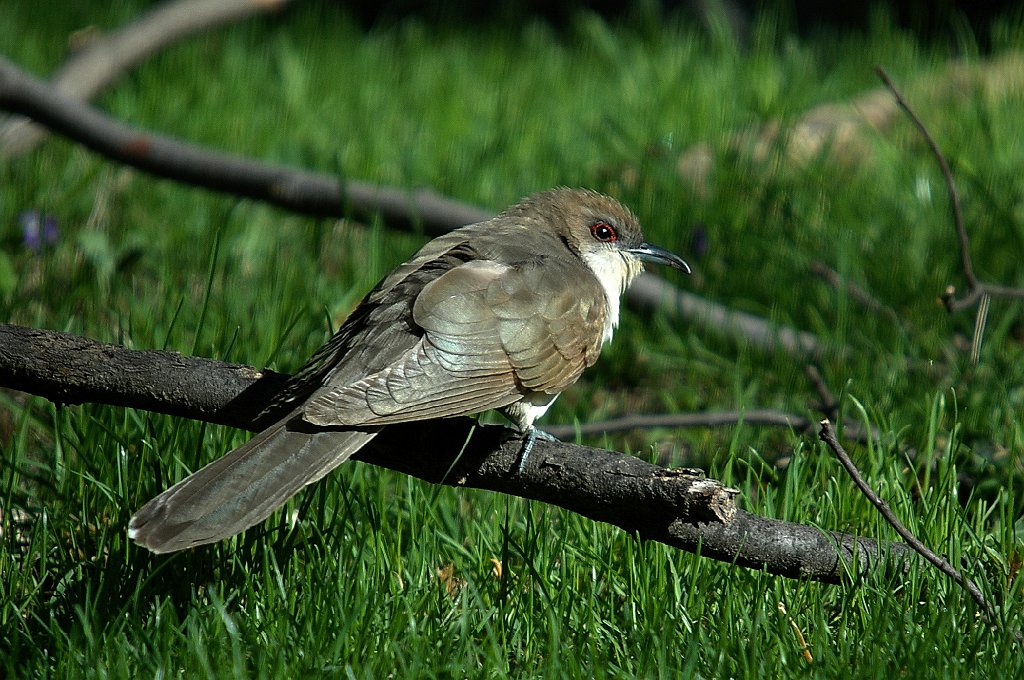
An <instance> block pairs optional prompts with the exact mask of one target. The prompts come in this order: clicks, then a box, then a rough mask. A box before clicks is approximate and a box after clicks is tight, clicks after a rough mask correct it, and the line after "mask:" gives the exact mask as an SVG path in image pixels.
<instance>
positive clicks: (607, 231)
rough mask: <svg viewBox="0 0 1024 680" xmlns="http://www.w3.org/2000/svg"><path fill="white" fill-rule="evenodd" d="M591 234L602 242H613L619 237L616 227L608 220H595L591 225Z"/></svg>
mask: <svg viewBox="0 0 1024 680" xmlns="http://www.w3.org/2000/svg"><path fill="white" fill-rule="evenodd" d="M590 235H591V236H593V237H594V238H595V239H596V240H598V241H600V242H602V243H612V242H613V241H617V240H618V239H619V235H618V233H616V231H615V227H613V226H612V225H610V224H608V223H607V222H595V223H594V224H592V225H590Z"/></svg>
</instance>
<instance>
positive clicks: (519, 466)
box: [516, 425, 558, 475]
mask: <svg viewBox="0 0 1024 680" xmlns="http://www.w3.org/2000/svg"><path fill="white" fill-rule="evenodd" d="M538 439H543V440H544V441H548V442H557V441H558V437H556V436H554V435H553V434H548V433H547V432H545V431H544V430H539V429H537V428H536V427H534V426H533V425H530V426H529V427H527V428H526V432H525V433H523V445H522V446H521V447H520V449H519V462H518V463H516V474H519V475H521V474H523V470H525V469H526V459H527V458H529V457H530V452H531V451H533V445H534V444H536V443H537V440H538Z"/></svg>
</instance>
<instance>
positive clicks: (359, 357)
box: [128, 187, 690, 553]
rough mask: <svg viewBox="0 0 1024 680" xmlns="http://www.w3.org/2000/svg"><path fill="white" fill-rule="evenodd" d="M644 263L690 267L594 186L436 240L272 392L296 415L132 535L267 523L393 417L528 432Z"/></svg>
mask: <svg viewBox="0 0 1024 680" xmlns="http://www.w3.org/2000/svg"><path fill="white" fill-rule="evenodd" d="M645 263H658V264H664V265H668V266H670V267H673V268H675V269H678V270H681V271H683V272H687V273H689V271H690V268H689V266H688V265H687V263H686V262H685V261H684V260H683V259H682V258H681V257H679V256H678V255H675V254H674V253H672V252H670V251H668V250H665V249H663V248H660V247H658V246H655V245H652V244H650V243H648V242H646V241H645V240H644V236H643V231H642V229H641V227H640V222H639V221H638V219H637V217H636V216H635V215H634V214H633V212H632V211H630V210H629V209H628V208H626V207H625V206H623V205H622V204H621V203H620V202H619V201H617V200H615V199H614V198H611V197H609V196H607V195H604V194H602V193H598V192H596V191H592V190H589V189H574V188H566V187H559V188H555V189H551V190H548V191H543V192H539V193H535V194H532V195H530V196H527V197H526V198H524V199H522V200H521V201H519V202H518V203H516V204H515V205H513V206H512V207H510V208H508V209H507V210H505V211H504V212H502V213H501V214H499V215H498V216H496V217H494V218H492V219H489V220H486V221H483V222H478V223H476V224H471V225H468V226H465V227H461V228H458V229H455V230H453V231H451V232H448V233H447V234H445V235H442V236H439V237H437V238H435V239H433V240H431V241H429V242H428V243H427V244H426V245H424V246H423V247H422V248H421V249H420V250H419V251H418V252H417V253H416V254H414V255H413V256H412V257H411V258H410V259H409V260H407V261H406V262H404V263H403V264H401V265H399V266H398V267H397V268H396V269H394V270H393V271H392V272H391V273H390V274H388V275H387V276H385V277H384V279H383V280H381V281H380V283H378V284H377V286H376V287H375V288H373V289H372V290H371V291H370V292H369V293H368V294H367V295H366V297H365V298H364V299H363V300H362V302H360V304H359V305H358V306H357V307H356V309H355V310H354V311H353V313H352V314H351V315H350V316H349V318H348V319H347V320H346V321H345V322H344V323H343V324H342V325H341V327H340V328H339V329H338V331H337V332H336V333H335V334H334V335H333V336H332V337H331V338H330V339H329V340H328V341H327V342H326V343H325V344H324V345H323V346H322V347H321V348H320V349H318V350H317V351H316V352H315V353H314V354H313V356H312V357H311V358H310V359H309V361H308V362H307V363H306V364H305V366H303V368H302V369H300V370H299V371H298V372H297V373H296V374H295V375H294V376H293V377H292V379H291V380H290V381H289V382H288V383H287V384H286V385H285V386H284V387H283V388H282V390H281V392H280V393H279V394H278V395H277V396H276V397H275V399H274V400H273V406H274V407H275V408H279V409H281V410H280V411H278V412H279V413H287V415H285V416H284V417H282V418H280V420H278V421H277V422H275V423H274V424H273V425H270V426H269V427H268V428H266V429H265V430H263V431H262V432H260V433H258V434H256V435H255V436H254V437H252V438H251V439H250V440H249V441H247V442H246V443H244V444H242V445H241V446H239V447H238V448H236V449H234V450H232V451H230V452H228V453H227V454H225V455H224V456H223V457H221V458H219V459H217V460H215V461H213V462H212V463H210V464H209V465H207V466H205V467H203V468H201V469H199V470H198V471H196V472H195V473H193V474H192V475H190V476H188V477H186V478H185V479H183V480H182V481H180V482H178V483H177V484H175V485H174V486H172V487H170V488H169V489H167V490H166V491H164V492H163V493H161V494H160V495H158V496H156V497H155V498H153V499H152V500H150V501H149V502H148V503H146V504H145V505H144V506H143V507H142V508H140V509H139V511H138V512H137V513H136V514H135V515H134V516H133V517H132V518H131V519H130V521H129V525H128V535H129V538H130V539H132V540H133V541H135V542H136V543H137V544H139V545H141V546H143V547H145V548H148V549H149V550H151V551H152V552H154V553H167V552H174V551H178V550H183V549H186V548H191V547H194V546H199V545H204V544H207V543H214V542H216V541H219V540H222V539H225V538H228V537H230V536H233V535H235V534H238V533H241V532H242V531H245V530H246V529H248V528H250V527H252V526H254V525H256V524H258V523H260V522H262V521H263V520H264V519H266V518H267V517H269V516H270V514H271V513H273V511H274V510H275V509H277V508H278V507H280V506H281V505H283V504H284V503H285V502H286V501H287V500H288V499H289V498H291V497H292V496H293V495H295V494H296V493H298V492H299V491H300V490H301V489H302V488H303V487H305V486H307V485H309V484H312V483H314V482H316V481H318V480H319V479H321V478H322V477H323V476H324V475H326V474H327V473H329V472H330V471H331V470H333V469H334V468H336V467H337V466H338V465H340V464H341V463H343V462H344V461H346V460H347V459H348V458H349V457H350V456H352V455H353V454H354V453H355V452H356V451H358V450H359V449H360V448H362V447H363V446H365V445H366V444H367V442H369V441H370V440H371V439H373V437H374V436H375V435H376V434H377V433H378V432H380V430H381V429H382V428H384V427H387V426H388V425H392V424H396V423H405V422H410V421H417V420H426V419H433V418H450V417H455V416H465V415H473V414H478V413H482V412H485V411H490V410H497V411H498V412H500V413H501V414H502V415H504V416H505V417H506V418H507V419H508V420H509V421H510V423H511V425H512V427H513V428H514V431H515V433H516V434H518V435H519V436H522V438H523V444H522V447H521V452H520V457H519V465H518V467H517V469H518V471H519V472H522V470H523V466H524V465H525V463H526V460H527V457H528V456H529V453H530V450H531V449H532V447H533V443H534V441H535V440H536V438H537V437H538V436H547V437H550V436H549V435H544V434H542V431H540V430H538V429H537V428H536V427H535V426H534V421H535V420H536V419H537V418H539V417H540V416H541V415H543V414H544V412H545V411H546V410H547V409H548V407H550V406H551V404H552V402H553V401H554V400H555V398H556V397H557V396H558V395H559V393H561V392H562V391H563V390H564V389H566V388H567V387H569V386H570V385H572V384H573V383H575V382H576V381H577V379H578V378H579V377H580V375H581V374H582V373H583V371H584V369H586V368H588V367H590V366H592V365H593V364H594V362H595V361H597V358H598V355H599V354H600V352H601V348H602V347H603V346H604V345H605V344H606V343H607V342H608V341H610V340H611V338H612V334H613V332H614V331H615V329H616V327H617V326H618V323H619V308H620V300H621V297H622V295H623V293H624V292H625V290H626V288H627V287H628V286H629V284H630V282H631V281H633V280H634V279H635V278H636V277H637V276H638V275H639V274H640V273H641V271H643V268H644V264H645Z"/></svg>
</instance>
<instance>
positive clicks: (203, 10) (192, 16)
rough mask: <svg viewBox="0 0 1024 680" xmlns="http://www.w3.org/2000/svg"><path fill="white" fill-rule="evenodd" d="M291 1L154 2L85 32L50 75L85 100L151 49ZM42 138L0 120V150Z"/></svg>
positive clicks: (40, 131)
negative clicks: (103, 30) (84, 39)
mask: <svg viewBox="0 0 1024 680" xmlns="http://www.w3.org/2000/svg"><path fill="white" fill-rule="evenodd" d="M289 2H291V0H174V1H172V2H165V3H162V4H160V5H157V6H156V7H154V8H153V9H152V10H150V11H149V12H147V13H145V14H143V15H142V16H141V17H139V18H138V19H136V20H135V21H132V22H131V23H129V24H127V25H125V26H123V27H121V28H119V29H117V30H116V31H112V32H110V33H109V34H107V35H102V36H100V35H96V36H92V35H90V36H89V39H88V43H87V44H86V45H85V46H83V47H81V48H79V49H77V50H76V51H75V53H74V54H73V55H72V56H71V58H70V59H68V61H66V62H65V63H64V65H63V66H61V67H60V68H59V69H58V70H57V71H56V72H55V73H54V74H53V78H52V79H51V81H50V82H51V86H52V87H53V88H54V89H56V90H57V91H58V92H60V93H62V94H64V95H66V96H68V97H70V98H71V99H77V100H80V101H89V100H91V99H92V98H93V97H95V96H96V95H97V94H99V93H100V92H102V91H103V90H105V89H106V88H107V87H109V86H110V85H111V84H112V83H114V82H115V81H116V80H117V79H118V78H120V77H121V76H122V75H124V74H125V73H126V72H127V71H129V70H131V69H132V68H134V67H135V66H136V65H137V64H139V63H140V62H142V61H143V60H144V59H146V58H147V57H149V56H150V55H151V54H154V53H155V52H157V51H159V50H161V49H163V48H164V47H167V46H168V45H171V44H173V43H175V42H177V41H179V40H181V39H183V38H186V37H188V36H190V35H194V34H196V33H198V32H200V31H204V30H208V29H211V28H215V27H217V26H223V25H225V24H230V23H233V22H236V21H241V20H242V19H247V18H249V17H251V16H253V15H254V14H266V13H269V12H276V11H278V10H280V9H282V8H283V7H284V6H285V5H287V4H288V3H289ZM45 138H46V129H45V128H43V127H41V126H39V125H36V124H35V123H33V122H32V121H30V120H29V119H27V118H23V117H21V116H14V117H12V118H10V119H9V120H5V121H3V122H2V123H0V154H5V155H9V156H14V155H21V154H25V153H27V152H29V151H31V150H32V149H34V148H35V147H36V146H37V145H38V144H39V143H40V142H41V141H43V140H44V139H45Z"/></svg>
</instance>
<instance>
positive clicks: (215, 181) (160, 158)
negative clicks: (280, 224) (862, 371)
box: [0, 57, 825, 357]
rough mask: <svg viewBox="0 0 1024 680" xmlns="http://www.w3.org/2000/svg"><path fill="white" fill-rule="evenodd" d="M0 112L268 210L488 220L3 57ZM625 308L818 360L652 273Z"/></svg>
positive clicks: (434, 230) (808, 341)
mask: <svg viewBox="0 0 1024 680" xmlns="http://www.w3.org/2000/svg"><path fill="white" fill-rule="evenodd" d="M0 108H5V109H7V110H9V111H14V112H18V113H23V114H25V115H28V116H31V117H32V118H33V119H35V120H37V121H39V122H41V123H43V124H44V125H47V126H48V127H50V128H52V129H53V130H55V131H56V132H59V133H61V134H63V135H65V136H66V137H68V138H69V139H72V140H74V141H76V142H79V143H81V144H84V145H85V146H87V147H89V148H90V149H92V150H94V151H96V152H97V153H100V154H102V155H104V156H107V157H108V158H112V159H114V160H117V161H120V162H122V163H125V164H127V165H131V166H132V167H136V168H139V169H140V170H144V171H146V172H148V173H151V174H153V175H156V176H157V177H165V178H168V179H173V180H176V181H179V182H184V183H186V184H192V185H195V186H202V187H206V188H208V189H213V190H216V191H223V192H227V193H232V194H236V195H239V196H245V197H248V198H254V199H257V200H261V201H267V202H269V203H272V204H274V205H278V206H281V207H283V208H286V209H288V210H292V211H295V212H299V213H305V214H309V215H318V216H341V215H343V214H345V211H346V209H349V208H350V209H352V210H354V211H356V212H357V213H360V214H363V215H371V214H380V215H381V216H382V217H383V218H384V219H385V220H387V221H388V223H389V224H392V225H410V224H417V225H422V226H423V228H424V229H425V230H426V231H427V232H428V233H431V234H441V233H444V232H446V231H449V230H451V229H454V228H456V227H461V226H463V225H466V224H472V223H474V222H479V221H481V220H485V219H487V218H489V217H491V216H492V215H493V213H491V212H489V211H487V210H483V209H481V208H478V207H475V206H472V205H469V204H467V203H462V202H460V201H456V200H453V199H450V198H446V197H444V196H441V195H439V194H437V193H435V192H433V191H431V190H429V189H415V190H405V189H398V188H394V187H386V186H380V185H375V184H370V183H367V182H360V181H357V180H347V181H345V182H340V181H339V180H338V178H337V177H334V176H332V175H326V174H321V173H314V172H309V171H305V170H299V169H296V168H292V167H288V166H285V165H277V164H272V163H265V162H261V161H256V160H252V159H248V158H245V157H242V156H236V155H232V154H226V153H220V152H215V151H210V150H207V149H204V148H202V147H199V146H196V145H193V144H189V143H186V142H183V141H181V140H177V139H174V138H171V137H167V136H163V135H158V134H155V133H151V132H145V131H142V130H138V129H136V128H133V127H131V126H128V125H125V124H123V123H120V122H118V121H115V120H114V119H112V118H110V117H109V116H106V115H104V114H102V113H100V112H99V111H97V110H96V109H94V108H92V107H89V106H87V105H85V104H82V103H79V102H75V101H72V100H70V99H68V98H67V97H64V96H62V95H60V94H59V93H57V92H56V91H54V90H53V89H52V88H50V87H48V86H47V85H46V84H45V83H42V82H41V81H39V80H38V79H36V78H34V77H32V76H30V75H29V74H27V73H25V72H24V71H22V70H21V69H19V68H18V67H17V66H16V65H15V64H13V63H11V62H10V61H8V60H6V59H3V58H2V57H0ZM626 301H627V304H630V305H631V306H632V307H634V308H635V309H645V310H654V311H658V312H660V313H663V314H667V315H668V316H669V317H670V318H682V319H686V320H689V321H693V322H696V323H700V324H701V326H702V327H705V328H709V329H717V330H718V331H719V332H721V333H724V334H726V335H730V336H734V337H738V338H741V339H742V340H743V341H744V342H746V343H749V344H752V345H755V346H757V347H761V348H762V349H765V350H768V351H775V350H778V349H781V350H783V351H785V352H789V353H793V354H799V355H810V356H813V357H819V356H822V355H823V354H824V353H825V348H824V347H823V346H822V344H821V343H820V341H819V340H818V339H817V338H816V337H815V336H814V335H813V334H811V333H806V332H802V331H797V330H794V329H792V328H787V327H785V326H778V325H773V324H771V323H770V322H768V321H766V320H765V319H762V318H760V317H756V316H753V315H751V314H745V313H743V312H737V311H733V310H730V309H728V308H727V307H724V306H722V305H719V304H715V303H713V302H709V301H707V300H704V299H702V298H700V297H698V296H696V295H693V294H690V293H686V292H685V291H680V290H679V289H677V288H676V287H674V286H672V285H671V284H669V283H668V282H667V281H665V280H664V279H661V278H659V277H657V276H655V275H653V274H644V275H643V276H641V277H640V279H639V280H638V281H636V282H635V283H634V285H633V286H632V287H631V288H630V290H629V293H628V294H627V298H626Z"/></svg>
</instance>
